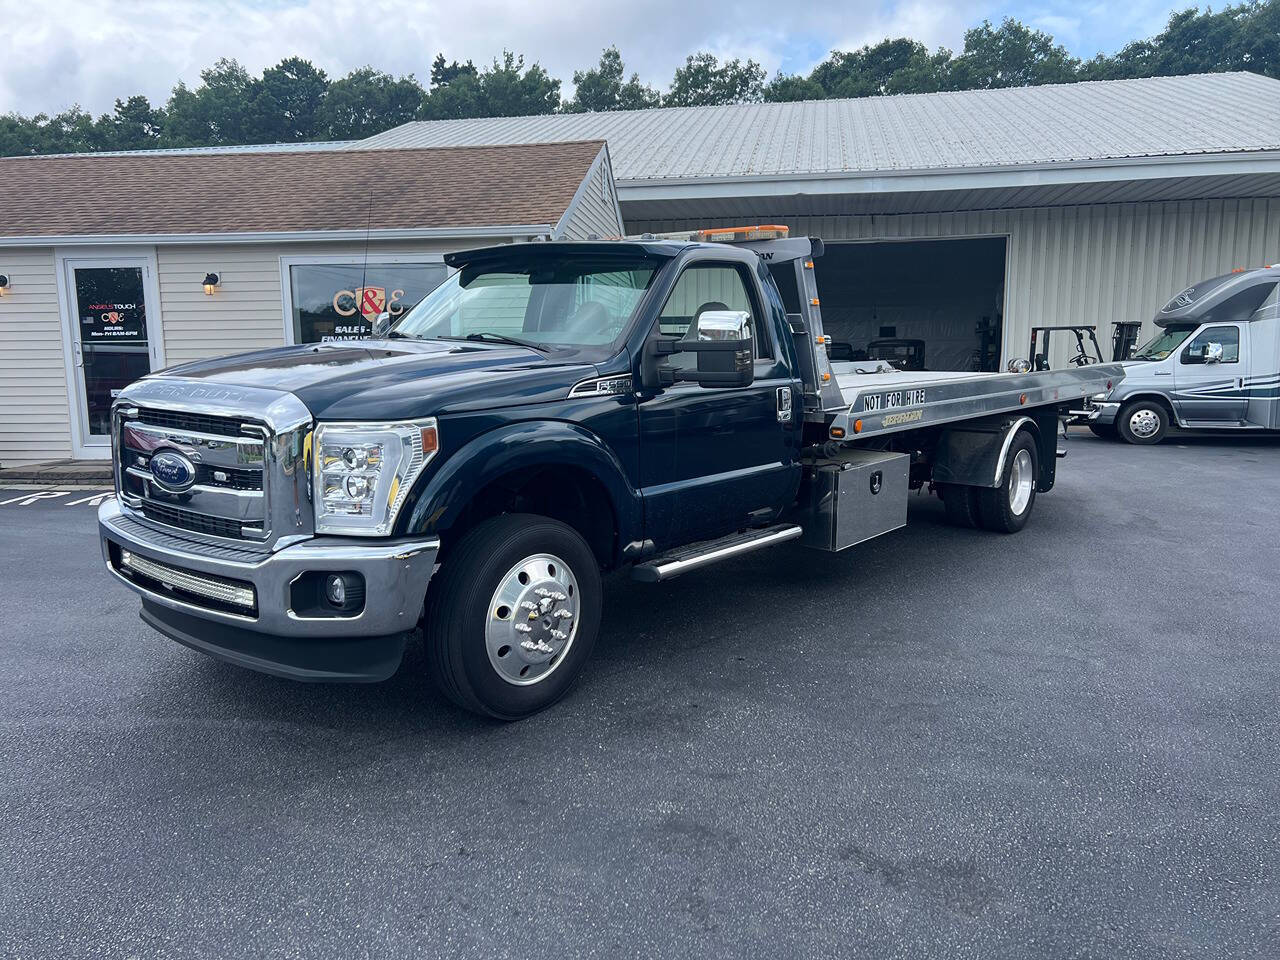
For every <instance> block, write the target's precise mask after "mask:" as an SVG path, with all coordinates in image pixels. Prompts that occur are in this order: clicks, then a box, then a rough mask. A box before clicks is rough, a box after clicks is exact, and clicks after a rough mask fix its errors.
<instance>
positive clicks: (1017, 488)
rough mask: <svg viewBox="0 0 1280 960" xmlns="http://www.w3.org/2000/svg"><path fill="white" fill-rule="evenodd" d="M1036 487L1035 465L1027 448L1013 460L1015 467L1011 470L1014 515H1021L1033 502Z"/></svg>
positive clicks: (1011, 502)
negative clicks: (1033, 489) (1033, 491)
mask: <svg viewBox="0 0 1280 960" xmlns="http://www.w3.org/2000/svg"><path fill="white" fill-rule="evenodd" d="M1034 485H1035V465H1034V464H1033V463H1032V462H1031V451H1030V450H1027V449H1026V448H1025V447H1024V448H1022V449H1021V450H1019V451H1018V453H1017V455H1016V456H1015V457H1014V458H1013V466H1011V467H1010V468H1009V509H1010V510H1011V511H1013V513H1014V515H1015V516H1017V515H1020V514H1021V513H1022V512H1023V511H1024V510H1026V509H1027V504H1028V503H1030V502H1031V491H1032V488H1033V486H1034Z"/></svg>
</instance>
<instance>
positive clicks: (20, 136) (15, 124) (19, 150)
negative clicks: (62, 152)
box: [0, 113, 48, 157]
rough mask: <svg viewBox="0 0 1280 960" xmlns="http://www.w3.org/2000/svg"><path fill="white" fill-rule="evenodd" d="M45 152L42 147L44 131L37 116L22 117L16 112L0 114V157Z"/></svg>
mask: <svg viewBox="0 0 1280 960" xmlns="http://www.w3.org/2000/svg"><path fill="white" fill-rule="evenodd" d="M40 116H43V114H41V115H40ZM47 152H48V151H47V150H45V149H44V131H43V130H42V129H41V127H40V124H39V122H38V118H37V117H24V116H21V115H19V114H16V113H6V114H0V157H22V156H27V155H28V154H34V153H47Z"/></svg>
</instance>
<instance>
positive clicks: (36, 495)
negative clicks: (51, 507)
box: [0, 489, 116, 507]
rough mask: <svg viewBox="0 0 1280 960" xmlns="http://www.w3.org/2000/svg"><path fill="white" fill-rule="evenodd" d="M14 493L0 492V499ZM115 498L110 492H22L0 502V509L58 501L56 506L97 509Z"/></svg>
mask: <svg viewBox="0 0 1280 960" xmlns="http://www.w3.org/2000/svg"><path fill="white" fill-rule="evenodd" d="M14 492H15V491H14V490H12V489H9V490H0V497H5V495H6V494H13V493H14ZM64 498H65V499H64ZM115 498H116V495H115V494H114V493H113V492H112V491H110V490H23V491H22V492H21V493H18V494H17V495H16V496H9V497H6V498H5V499H3V500H0V507H30V506H32V505H33V504H37V503H43V504H49V503H50V501H54V500H56V501H58V503H57V504H56V505H57V506H63V507H99V506H101V505H102V504H104V503H106V502H107V501H108V500H114V499H115Z"/></svg>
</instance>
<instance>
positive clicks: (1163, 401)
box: [1116, 393, 1178, 424]
mask: <svg viewBox="0 0 1280 960" xmlns="http://www.w3.org/2000/svg"><path fill="white" fill-rule="evenodd" d="M1142 400H1147V401H1150V402H1151V403H1155V404H1157V405H1158V406H1160V407H1162V408H1163V409H1164V412H1165V413H1166V414H1167V415H1168V417H1169V423H1171V424H1177V422H1178V420H1177V417H1175V416H1174V413H1173V404H1172V403H1170V402H1169V398H1168V397H1166V396H1165V395H1164V394H1162V393H1135V394H1134V395H1133V396H1131V397H1125V398H1124V399H1123V400H1121V401H1120V411H1118V412H1117V415H1116V420H1117V422H1118V421H1119V419H1120V417H1119V412H1121V411H1123V410H1124V408H1125V407H1127V406H1129V404H1131V403H1137V402H1139V401H1142Z"/></svg>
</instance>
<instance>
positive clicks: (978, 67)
mask: <svg viewBox="0 0 1280 960" xmlns="http://www.w3.org/2000/svg"><path fill="white" fill-rule="evenodd" d="M1079 69H1080V61H1079V60H1077V59H1076V58H1074V57H1072V56H1071V54H1069V53H1067V51H1066V49H1065V48H1063V47H1062V46H1060V45H1058V44H1055V43H1054V42H1053V37H1051V36H1049V35H1048V34H1047V33H1043V32H1041V31H1039V30H1032V29H1031V28H1030V27H1027V26H1025V25H1023V24H1022V23H1019V22H1018V21H1017V20H1014V19H1013V18H1011V17H1010V18H1006V19H1005V20H1004V22H1002V23H1001V24H1000V27H999V29H995V28H993V27H992V26H991V21H989V20H984V21H982V25H981V26H977V27H974V28H973V29H971V30H967V31H965V35H964V51H963V52H962V53H961V54H960V56H958V57H956V58H955V59H954V60H953V61H952V63H951V79H950V86H951V87H952V89H956V90H975V89H984V90H985V89H992V88H996V87H1024V86H1036V85H1038V84H1042V83H1071V82H1072V81H1074V80H1076V79H1077V75H1078V72H1079Z"/></svg>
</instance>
